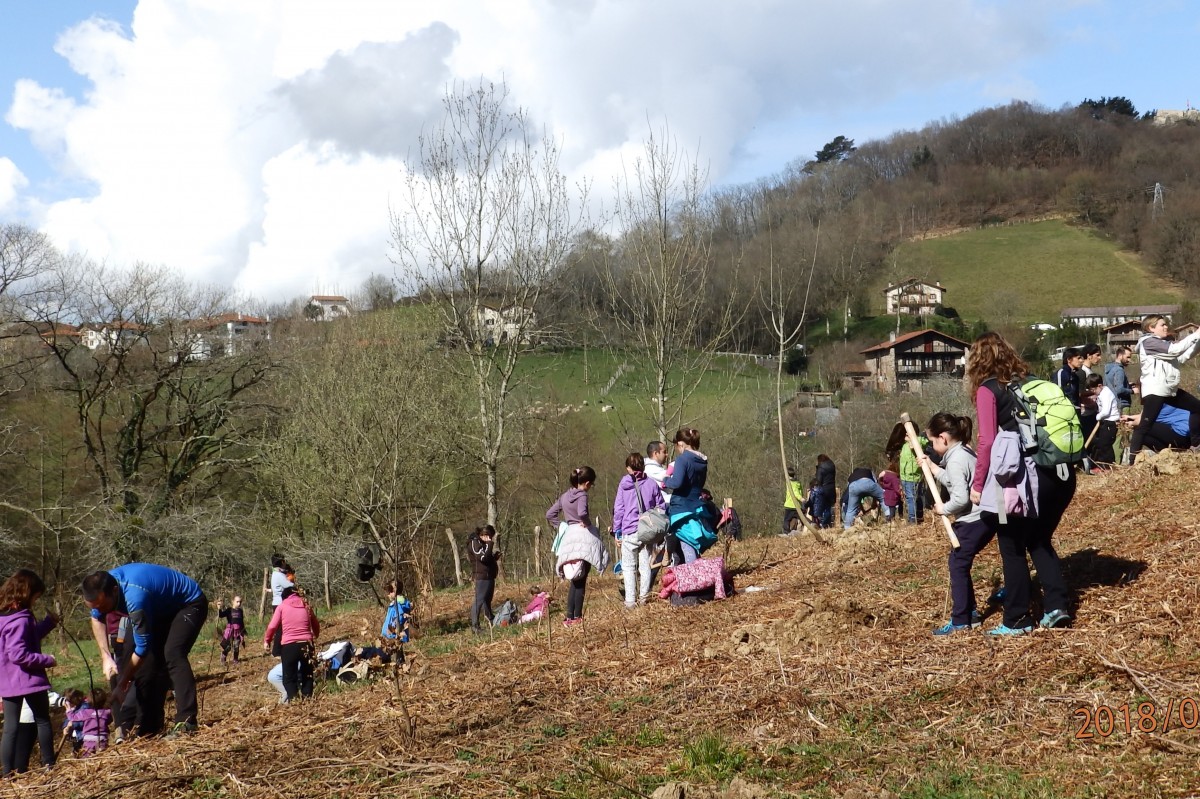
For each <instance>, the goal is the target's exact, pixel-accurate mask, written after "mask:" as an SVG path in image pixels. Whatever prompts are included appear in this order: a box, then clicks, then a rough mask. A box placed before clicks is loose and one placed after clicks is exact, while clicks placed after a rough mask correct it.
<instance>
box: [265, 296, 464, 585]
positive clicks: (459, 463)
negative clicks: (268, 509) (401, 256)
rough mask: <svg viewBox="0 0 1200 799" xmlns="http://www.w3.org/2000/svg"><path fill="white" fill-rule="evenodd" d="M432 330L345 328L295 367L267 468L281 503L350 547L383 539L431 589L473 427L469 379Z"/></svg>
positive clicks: (382, 323) (395, 322)
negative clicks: (451, 370)
mask: <svg viewBox="0 0 1200 799" xmlns="http://www.w3.org/2000/svg"><path fill="white" fill-rule="evenodd" d="M435 338H436V335H435V333H434V332H431V331H429V330H423V329H421V327H420V325H419V324H414V323H413V322H412V321H411V320H408V319H398V318H396V317H394V316H392V315H381V314H370V315H365V316H363V317H360V318H357V319H352V320H348V321H347V323H346V324H344V325H339V326H337V329H336V330H335V331H334V332H333V333H331V336H330V339H329V340H328V341H327V342H326V343H325V344H324V345H323V346H322V347H319V348H314V349H313V350H312V351H310V352H309V353H307V354H305V355H304V356H301V357H298V358H297V361H296V363H294V364H293V366H292V369H291V370H290V371H291V380H290V383H289V385H288V392H287V394H288V397H289V400H290V401H289V406H288V408H287V409H286V411H285V415H284V419H283V421H282V424H281V425H280V428H279V430H278V434H277V435H276V436H275V437H274V440H273V441H272V442H271V444H269V445H268V453H267V455H266V463H265V469H264V472H265V473H266V474H267V476H268V477H267V479H268V480H269V481H270V482H271V484H273V485H274V486H275V487H276V490H278V491H279V493H280V499H281V501H282V503H283V504H284V505H286V506H287V507H288V508H289V509H291V510H293V511H295V510H299V511H300V513H301V515H304V516H308V517H310V518H312V517H316V518H320V519H322V520H323V524H322V525H321V526H323V527H325V529H324V530H322V531H320V534H321V535H331V536H332V537H333V538H334V539H336V541H337V542H338V543H340V545H342V547H343V549H345V548H346V547H347V546H348V543H347V542H348V541H349V540H354V541H356V542H361V541H362V539H363V538H366V539H367V540H368V541H372V542H374V543H376V544H378V545H379V546H380V548H381V549H382V550H383V552H384V553H385V554H386V556H387V557H388V559H389V560H390V561H391V563H392V564H393V565H394V566H395V567H396V569H397V572H398V574H397V576H398V577H399V578H400V579H401V580H403V581H405V582H409V578H412V580H413V581H415V583H416V584H417V585H418V586H419V587H420V588H421V590H423V591H428V590H430V589H431V588H432V586H433V565H432V559H433V552H434V549H435V546H436V545H437V542H438V540H439V539H440V537H441V535H440V531H441V529H442V527H443V526H444V521H445V514H446V513H447V511H448V509H449V508H451V507H452V506H453V502H454V500H456V499H457V497H458V494H459V492H461V490H462V488H463V486H462V484H461V482H460V479H459V478H460V475H461V473H462V470H463V467H464V466H465V465H466V464H465V463H464V461H465V459H464V457H463V456H462V455H461V454H460V453H459V452H458V451H457V450H456V448H455V447H454V442H455V441H456V440H458V439H459V438H460V437H461V435H462V432H463V429H464V428H465V427H466V424H467V423H466V421H465V414H464V413H463V411H464V409H465V408H464V406H465V405H467V403H465V402H464V401H463V399H462V398H463V397H464V396H466V395H467V394H468V392H467V390H466V388H467V387H466V386H465V385H464V381H463V380H462V379H461V378H458V377H456V376H454V375H449V376H448V375H447V374H446V373H445V371H444V365H445V361H446V356H445V354H443V353H441V352H439V351H437V350H433V349H431V347H430V344H431V343H432V342H433V341H434V339H435ZM410 584H411V583H410Z"/></svg>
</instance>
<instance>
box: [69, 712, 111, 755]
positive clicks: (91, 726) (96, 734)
mask: <svg viewBox="0 0 1200 799" xmlns="http://www.w3.org/2000/svg"><path fill="white" fill-rule="evenodd" d="M67 721H70V722H72V723H78V724H82V725H83V730H82V732H83V753H84V757H87V756H88V755H94V754H96V752H99V751H102V750H104V749H106V748H108V728H109V727H110V726H111V725H112V711H111V710H109V709H108V708H106V707H88V706H87V705H84V706H83V707H80V708H76V709H75V710H72V711H70V712H68V713H67Z"/></svg>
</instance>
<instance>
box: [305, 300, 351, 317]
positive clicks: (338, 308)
mask: <svg viewBox="0 0 1200 799" xmlns="http://www.w3.org/2000/svg"><path fill="white" fill-rule="evenodd" d="M352 313H354V309H353V308H351V307H350V300H348V299H346V298H345V297H343V296H341V295H339V294H314V295H312V296H311V297H309V298H308V303H307V304H305V306H304V317H305V318H306V319H312V320H313V321H316V322H330V321H332V320H334V319H341V318H342V317H344V316H350V315H351V314H352Z"/></svg>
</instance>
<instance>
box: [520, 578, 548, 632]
mask: <svg viewBox="0 0 1200 799" xmlns="http://www.w3.org/2000/svg"><path fill="white" fill-rule="evenodd" d="M529 594H530V596H532V597H533V599H531V600H529V604H528V605H526V606H525V615H523V616H521V624H528V623H529V622H531V621H537V620H538V619H540V618H542V616H545V615H546V613H547V611H549V610H550V594H548V593H546V592H545V591H543V590H542V589H541V588H538V587H537V586H536V585H534V586H530V588H529Z"/></svg>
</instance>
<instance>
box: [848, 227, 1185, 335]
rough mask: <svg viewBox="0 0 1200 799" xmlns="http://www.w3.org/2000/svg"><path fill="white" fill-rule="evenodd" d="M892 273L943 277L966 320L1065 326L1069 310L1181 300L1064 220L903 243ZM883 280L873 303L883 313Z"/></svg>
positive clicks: (948, 296)
mask: <svg viewBox="0 0 1200 799" xmlns="http://www.w3.org/2000/svg"><path fill="white" fill-rule="evenodd" d="M896 264H897V266H896V269H895V271H894V273H893V274H892V275H890V276H889V277H893V278H894V277H900V278H904V277H908V276H913V277H920V278H924V279H926V280H940V281H941V282H942V285H943V286H946V288H947V289H948V290H947V292H946V304H947V305H949V306H951V307H953V308H955V309H957V310H958V312H959V314H960V315H962V316H963V317H964V318H966V319H986V320H987V321H989V322H992V323H996V322H1000V321H1015V322H1026V323H1032V322H1051V323H1054V324H1057V323H1058V320H1059V318H1060V314H1061V313H1062V309H1063V308H1069V307H1079V306H1094V305H1137V304H1142V303H1144V304H1157V303H1178V302H1180V300H1181V296H1180V292H1179V291H1178V290H1177V289H1175V288H1174V287H1171V286H1168V285H1166V284H1164V283H1163V282H1162V281H1160V280H1158V279H1157V278H1154V277H1151V276H1150V274H1149V272H1148V271H1147V270H1146V268H1145V267H1144V266H1143V265H1142V264H1141V262H1140V260H1139V259H1137V258H1136V257H1133V256H1130V255H1128V254H1126V253H1121V252H1118V249H1117V247H1116V245H1114V244H1113V243H1112V242H1110V241H1106V240H1105V239H1103V238H1101V237H1100V236H1098V235H1096V234H1095V233H1094V232H1092V231H1090V230H1087V229H1084V228H1077V227H1072V226H1070V225H1068V224H1066V223H1065V222H1062V221H1059V220H1050V221H1046V222H1033V223H1029V224H1025V225H1012V226H1008V227H989V228H982V229H979V230H970V231H966V232H963V233H957V234H955V235H952V236H945V237H943V238H937V239H927V240H925V241H915V242H910V243H907V244H904V245H902V246H901V247H900V248H899V250H898V251H897V259H896ZM883 286H884V284H883V283H880V284H879V285H878V286H876V287H875V288H873V289H872V291H871V303H872V308H873V309H875V310H876V311H877V312H882V310H883Z"/></svg>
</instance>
